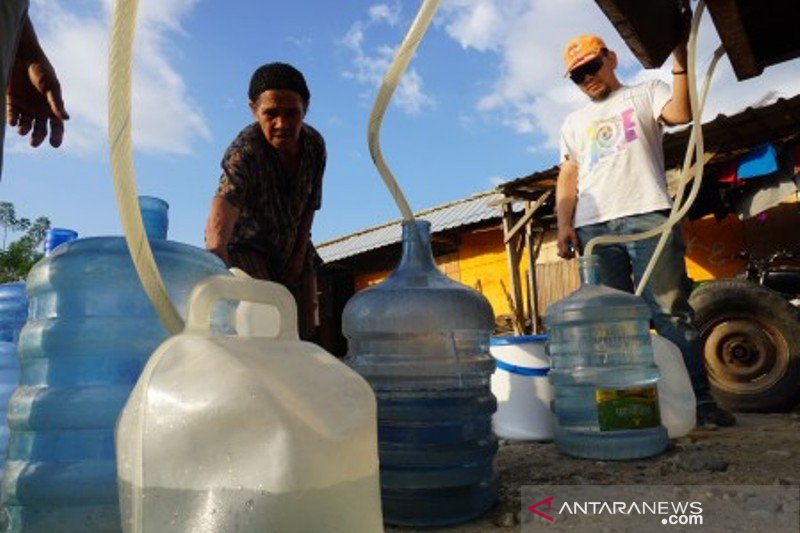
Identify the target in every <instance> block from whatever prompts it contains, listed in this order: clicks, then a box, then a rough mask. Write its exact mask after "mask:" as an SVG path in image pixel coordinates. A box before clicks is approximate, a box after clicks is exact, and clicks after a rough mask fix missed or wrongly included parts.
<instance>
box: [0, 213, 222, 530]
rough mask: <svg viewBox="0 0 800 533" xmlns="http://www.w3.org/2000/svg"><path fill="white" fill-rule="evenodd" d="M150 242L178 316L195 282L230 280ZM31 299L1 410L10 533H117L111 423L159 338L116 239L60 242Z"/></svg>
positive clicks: (34, 273)
mask: <svg viewBox="0 0 800 533" xmlns="http://www.w3.org/2000/svg"><path fill="white" fill-rule="evenodd" d="M142 207H143V208H145V206H144V205H143V206H142ZM163 215H164V216H166V212H164V214H163ZM143 216H144V218H146V219H148V218H150V217H151V216H152V213H143ZM164 227H166V225H165V224H164ZM148 237H149V239H150V246H151V247H152V250H153V254H154V256H155V259H156V262H157V264H158V267H159V270H160V272H161V276H162V277H163V279H164V282H165V284H166V287H167V290H168V291H169V294H170V298H171V299H172V301H173V302H174V303H175V305H176V306H177V307H178V309H179V310H180V311H181V312H182V311H183V307H184V306H185V303H186V300H187V297H188V294H189V292H190V291H191V289H192V287H193V286H194V285H195V284H196V283H197V282H198V281H199V280H201V279H203V278H205V277H207V276H209V275H212V274H221V273H227V270H226V268H225V265H224V264H223V263H222V261H221V260H220V259H219V258H217V257H216V256H214V255H212V254H210V253H208V252H206V251H205V250H201V249H199V248H195V247H193V246H189V245H186V244H180V243H176V242H170V241H166V240H163V239H153V238H152V236H151V235H148ZM28 298H29V300H30V306H29V310H30V314H29V317H28V322H27V323H26V324H25V326H24V328H23V330H22V333H21V335H20V341H19V355H20V364H21V379H20V386H19V388H18V389H17V390H16V391H15V392H14V394H13V396H12V398H11V401H10V402H9V411H8V413H9V427H10V429H11V439H10V444H9V453H8V462H7V465H6V473H5V477H4V479H3V503H4V505H5V510H6V513H7V518H8V520H9V528H8V530H9V531H26V532H27V531H43V532H53V531H59V532H71V531H81V532H86V531H92V532H100V531H119V530H120V516H119V505H118V497H117V486H116V462H115V455H114V425H115V423H116V420H117V416H118V415H119V413H120V411H121V410H122V408H123V406H124V404H125V401H126V399H127V397H128V395H129V393H130V391H131V390H132V389H133V386H134V384H135V383H136V380H137V378H138V377H139V374H140V372H141V370H142V368H143V367H144V365H145V363H146V362H147V359H148V358H149V356H150V354H151V353H152V352H153V350H155V348H156V347H158V345H159V344H161V343H162V342H163V341H164V340H165V339H166V338H167V336H168V334H167V331H166V329H165V328H164V327H163V325H162V324H161V322H160V321H159V319H158V317H157V316H156V313H155V311H154V309H153V307H152V305H151V304H150V301H149V300H148V298H147V296H146V295H145V292H144V290H143V289H142V287H141V284H140V282H139V279H138V277H137V276H136V273H135V272H134V267H133V263H132V261H131V258H130V255H129V252H128V248H127V245H126V243H125V239H124V238H122V237H95V238H83V239H78V240H74V241H71V242H68V243H65V244H62V245H61V246H59V247H58V248H57V249H56V250H55V251H54V252H53V253H52V255H50V256H49V257H46V258H44V259H43V260H41V261H40V262H39V263H37V264H36V266H34V268H33V269H32V270H31V272H30V275H29V276H28Z"/></svg>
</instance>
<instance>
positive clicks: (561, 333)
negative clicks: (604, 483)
mask: <svg viewBox="0 0 800 533" xmlns="http://www.w3.org/2000/svg"><path fill="white" fill-rule="evenodd" d="M580 262H581V282H582V283H581V286H580V287H579V288H578V290H576V291H575V292H573V293H572V294H570V295H569V296H567V297H566V298H564V299H563V300H559V301H558V302H555V303H553V304H552V305H551V306H550V307H549V308H548V309H547V313H546V315H545V318H544V323H545V325H546V326H547V328H548V332H549V340H548V346H547V347H548V351H549V354H550V363H551V366H550V381H551V383H552V384H553V389H554V399H553V406H554V410H555V415H556V430H555V437H554V441H555V444H556V447H557V448H558V449H559V450H561V451H562V452H564V453H566V454H568V455H572V456H575V457H585V458H592V459H635V458H640V457H649V456H652V455H656V454H658V453H661V452H662V451H664V450H665V449H666V447H667V444H668V443H669V439H668V437H667V430H666V429H665V428H664V427H663V426H662V425H661V420H660V416H659V408H658V395H657V391H656V384H657V382H658V379H659V372H658V367H657V366H656V365H655V363H654V362H653V349H652V345H651V340H650V333H649V328H650V308H649V307H648V306H647V304H646V303H645V302H644V300H642V299H641V298H638V297H636V296H634V295H633V294H629V293H626V292H622V291H618V290H616V289H612V288H609V287H606V286H605V285H600V284H599V282H598V263H597V257H596V256H588V257H582V258H581V259H580Z"/></svg>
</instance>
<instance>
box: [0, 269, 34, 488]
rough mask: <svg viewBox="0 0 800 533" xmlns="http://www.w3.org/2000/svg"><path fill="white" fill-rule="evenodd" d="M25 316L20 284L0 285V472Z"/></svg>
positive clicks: (4, 456)
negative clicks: (18, 344)
mask: <svg viewBox="0 0 800 533" xmlns="http://www.w3.org/2000/svg"><path fill="white" fill-rule="evenodd" d="M27 316H28V298H27V297H26V296H25V284H24V283H22V282H14V283H3V284H2V285H0V416H2V417H3V418H2V425H0V472H2V470H3V468H4V467H5V461H6V451H7V449H8V425H7V424H6V416H5V415H6V408H7V407H8V398H9V396H11V393H12V392H13V390H14V389H15V388H16V386H17V383H18V381H19V362H18V360H17V339H18V338H19V330H20V329H21V328H22V325H23V324H24V323H25V319H26V318H27Z"/></svg>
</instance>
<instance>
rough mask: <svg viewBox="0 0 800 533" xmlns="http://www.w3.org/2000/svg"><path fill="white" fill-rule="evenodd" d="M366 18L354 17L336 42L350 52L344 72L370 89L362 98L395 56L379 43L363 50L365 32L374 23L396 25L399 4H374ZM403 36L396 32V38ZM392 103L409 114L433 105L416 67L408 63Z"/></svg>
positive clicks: (368, 95)
mask: <svg viewBox="0 0 800 533" xmlns="http://www.w3.org/2000/svg"><path fill="white" fill-rule="evenodd" d="M368 14H369V20H368V21H367V22H363V21H360V20H358V21H356V22H354V23H353V24H352V25H351V26H350V28H349V29H348V30H347V33H346V34H345V35H344V37H342V38H341V39H340V41H339V43H340V44H341V45H342V46H344V47H345V48H347V49H349V50H350V51H351V52H352V54H353V58H352V65H351V68H350V69H349V70H347V71H345V72H344V73H343V76H344V77H345V78H348V79H352V80H354V81H356V82H357V83H358V84H360V85H363V86H366V87H368V88H369V90H368V91H367V92H366V93H365V94H364V97H365V98H369V99H371V98H373V97H374V96H375V93H376V92H377V89H378V87H379V86H380V84H381V82H382V81H383V78H384V76H385V75H386V72H387V71H388V70H389V67H390V65H391V63H392V59H394V53H395V48H393V47H391V46H388V45H381V46H377V47H375V48H374V51H373V52H371V53H368V52H367V51H366V45H365V40H366V33H367V31H368V30H369V29H370V27H372V26H374V25H375V24H381V23H387V24H389V25H391V26H395V25H396V24H397V22H398V21H399V16H400V4H399V3H395V4H393V5H392V6H389V5H388V4H376V5H373V6H372V7H370V8H369V12H368ZM401 38H402V36H398V42H399V40H400V39H401ZM392 103H393V104H394V105H396V106H397V107H399V108H400V109H402V110H403V111H405V112H407V113H409V114H412V115H413V114H417V113H419V112H420V111H422V110H423V109H425V108H432V107H435V105H436V101H435V100H434V99H433V97H432V96H430V95H429V94H427V93H426V92H425V89H424V81H423V79H422V76H421V75H420V74H419V72H417V70H416V69H415V68H414V67H412V66H410V67H409V68H408V69H406V71H405V73H404V74H403V77H402V78H401V79H400V83H398V85H397V89H396V90H395V93H394V95H393V97H392Z"/></svg>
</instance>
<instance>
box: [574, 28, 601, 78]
mask: <svg viewBox="0 0 800 533" xmlns="http://www.w3.org/2000/svg"><path fill="white" fill-rule="evenodd" d="M605 47H606V43H605V42H603V39H601V38H600V37H598V36H597V35H578V36H577V37H575V38H574V39H571V40H570V41H569V42H568V43H567V46H566V47H565V48H564V65H565V66H566V68H567V71H566V72H565V73H564V75H565V76H566V75H567V74H569V73H570V72H572V70H573V69H575V68H577V67H579V66H581V65H584V64H586V63H588V62H589V61H591V60H592V59H594V58H595V57H597V56H598V55H600V52H601V51H602V50H603V48H605Z"/></svg>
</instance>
